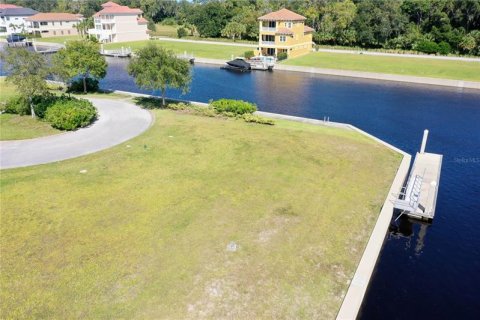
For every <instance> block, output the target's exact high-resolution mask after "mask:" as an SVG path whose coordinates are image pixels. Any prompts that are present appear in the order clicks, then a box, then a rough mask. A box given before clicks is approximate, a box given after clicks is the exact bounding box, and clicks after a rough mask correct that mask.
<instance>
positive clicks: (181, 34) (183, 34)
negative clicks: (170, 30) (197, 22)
mask: <svg viewBox="0 0 480 320" xmlns="http://www.w3.org/2000/svg"><path fill="white" fill-rule="evenodd" d="M187 35H188V32H187V29H185V28H184V27H180V28H178V29H177V37H179V38H183V37H186V36H187Z"/></svg>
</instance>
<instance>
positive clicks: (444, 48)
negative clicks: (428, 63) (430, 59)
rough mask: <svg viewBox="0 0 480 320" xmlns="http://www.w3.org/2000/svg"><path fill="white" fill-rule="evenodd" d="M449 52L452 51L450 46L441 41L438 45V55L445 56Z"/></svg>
mask: <svg viewBox="0 0 480 320" xmlns="http://www.w3.org/2000/svg"><path fill="white" fill-rule="evenodd" d="M451 51H452V47H450V45H449V44H448V43H447V42H445V41H442V42H440V43H439V44H438V53H440V54H444V55H447V54H449V53H450V52H451Z"/></svg>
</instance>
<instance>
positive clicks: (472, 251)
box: [101, 58, 480, 319]
mask: <svg viewBox="0 0 480 320" xmlns="http://www.w3.org/2000/svg"><path fill="white" fill-rule="evenodd" d="M108 62H109V70H108V74H107V77H106V78H105V79H104V80H103V81H102V82H101V86H102V87H104V88H111V89H117V90H126V91H134V92H144V93H152V92H148V91H143V90H139V89H138V88H137V87H136V85H135V83H134V81H133V79H132V78H131V77H129V76H128V74H127V73H126V71H125V69H126V65H127V63H128V60H122V59H115V58H111V59H109V61H108ZM168 96H169V97H171V98H181V99H188V100H195V101H200V102H208V100H210V99H218V98H235V99H244V100H247V101H251V102H255V103H256V104H257V105H258V108H259V109H260V110H262V111H268V112H276V113H282V114H289V115H295V116H302V117H309V118H316V119H323V118H324V117H325V116H326V117H329V118H330V120H331V121H338V122H346V123H351V124H353V125H355V126H357V127H359V128H361V129H363V130H365V131H367V132H369V133H371V134H373V135H375V136H377V137H379V138H381V139H383V140H385V141H387V142H389V143H391V144H393V145H395V146H396V147H399V148H401V149H403V150H404V151H406V152H408V153H410V154H412V155H414V154H415V152H416V151H417V150H418V149H419V147H420V143H421V139H422V133H423V130H424V129H429V130H430V136H429V141H428V145H427V151H429V152H436V153H441V154H443V155H444V162H443V171H442V176H441V181H440V189H439V198H438V203H437V210H436V218H435V221H434V222H433V224H432V225H422V224H419V223H413V224H412V223H410V222H409V221H406V220H403V221H397V223H396V225H393V226H392V232H391V233H390V234H389V235H388V236H387V239H386V241H385V245H384V248H383V250H382V253H381V256H380V259H379V263H378V265H377V268H376V271H375V273H374V276H373V279H372V281H371V285H370V288H369V290H368V292H367V297H366V299H365V300H364V303H363V306H362V309H361V313H360V319H452V318H457V319H467V318H472V319H473V318H479V317H480V304H479V303H478V301H479V299H480V289H479V288H480V92H479V91H473V90H463V89H458V88H446V87H436V86H425V85H409V84H404V83H396V82H382V81H372V80H362V79H353V78H344V77H331V76H323V75H315V74H309V73H296V72H285V71H278V70H277V71H273V72H252V73H235V72H229V71H226V70H221V69H220V68H219V66H212V65H196V66H195V67H194V68H193V81H192V84H191V90H190V92H189V93H187V94H186V95H181V93H180V92H178V91H175V90H171V91H169V92H168ZM352 231H353V232H355V226H352Z"/></svg>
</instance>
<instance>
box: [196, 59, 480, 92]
mask: <svg viewBox="0 0 480 320" xmlns="http://www.w3.org/2000/svg"><path fill="white" fill-rule="evenodd" d="M195 62H197V63H205V64H214V65H224V64H225V61H223V60H219V59H207V58H195ZM274 70H283V71H292V72H304V73H315V74H324V75H330V76H339V77H350V78H363V79H370V80H381V81H395V82H404V83H418V84H426V85H434V86H444V87H456V88H465V89H476V90H480V82H475V81H463V80H451V79H439V78H427V77H415V76H404V75H397V74H387V73H376V72H363V71H351V70H339V69H323V68H314V67H300V66H290V65H286V64H277V65H275V68H274ZM255 72H257V71H255ZM274 72H275V71H274Z"/></svg>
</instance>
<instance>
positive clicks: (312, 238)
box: [0, 110, 400, 319]
mask: <svg viewBox="0 0 480 320" xmlns="http://www.w3.org/2000/svg"><path fill="white" fill-rule="evenodd" d="M154 113H155V118H156V120H155V123H154V125H153V126H152V128H151V129H150V130H149V131H147V132H146V133H145V134H143V135H141V136H139V137H137V138H135V139H133V140H131V141H128V142H126V143H124V144H122V145H119V146H117V147H115V148H112V149H110V150H106V151H102V152H99V153H96V154H93V155H89V156H86V157H82V158H78V159H73V160H68V161H64V162H58V163H55V164H49V165H42V166H36V167H29V168H22V169H13V170H4V171H2V174H1V177H0V182H1V184H0V186H1V190H2V192H1V203H2V206H1V217H2V221H1V222H2V223H1V224H0V230H1V233H0V244H1V250H2V259H1V260H0V264H1V269H2V272H1V274H0V310H1V311H0V312H1V315H0V317H1V318H3V319H8V318H16V319H20V318H49V319H55V318H56V319H59V318H62V319H72V318H85V319H107V318H108V319H159V318H162V319H204V318H209V319H210V318H217V319H218V318H220V319H225V318H238V319H265V318H272V319H283V318H295V319H302V318H303V319H319V318H321V319H328V318H330V319H333V318H334V317H335V315H336V312H337V311H338V309H339V307H340V304H341V301H342V298H343V295H344V294H345V292H346V290H347V288H348V283H349V280H350V279H351V278H352V276H353V273H354V271H355V268H356V266H357V264H358V262H359V259H360V257H361V255H362V252H363V249H364V247H365V245H366V243H367V240H368V237H369V235H370V233H371V230H372V229H373V226H374V224H375V221H376V219H377V216H378V214H379V211H380V208H381V206H382V204H383V201H384V199H385V197H386V195H387V193H388V189H389V185H390V183H391V181H392V180H393V177H394V175H395V172H396V170H397V167H398V164H399V162H400V157H399V156H398V155H397V154H394V153H393V152H391V151H390V150H387V149H386V148H385V147H383V146H381V145H379V144H377V143H374V142H373V141H371V140H368V139H367V138H365V137H363V136H360V135H359V134H357V133H355V132H352V131H346V130H340V129H334V128H327V127H317V126H310V125H305V124H300V123H293V122H285V121H276V125H275V126H263V125H258V124H247V123H245V122H243V121H239V120H233V119H229V120H224V119H218V118H208V117H200V116H195V115H189V114H182V113H176V112H173V111H167V110H155V111H154ZM81 170H86V173H80V171H81ZM82 172H83V171H82ZM229 244H230V248H231V249H232V248H233V249H235V248H236V251H229V250H227V247H228V246H229Z"/></svg>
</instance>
